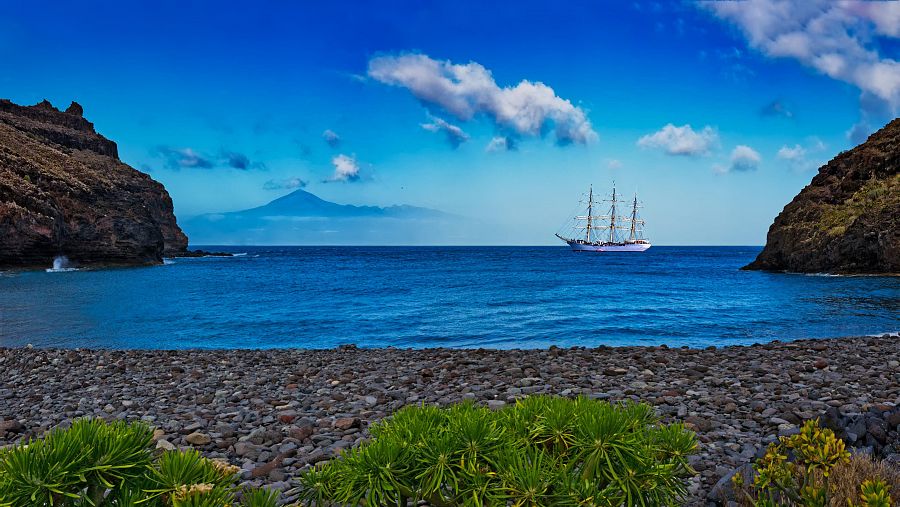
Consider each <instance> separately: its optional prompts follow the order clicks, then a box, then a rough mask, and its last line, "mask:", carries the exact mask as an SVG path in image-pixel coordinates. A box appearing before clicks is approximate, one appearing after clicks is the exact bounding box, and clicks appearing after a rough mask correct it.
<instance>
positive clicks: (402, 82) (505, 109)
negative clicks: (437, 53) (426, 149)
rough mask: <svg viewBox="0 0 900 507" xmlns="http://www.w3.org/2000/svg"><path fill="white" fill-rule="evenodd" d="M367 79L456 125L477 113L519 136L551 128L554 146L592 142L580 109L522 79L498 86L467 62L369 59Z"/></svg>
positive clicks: (416, 57)
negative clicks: (452, 119)
mask: <svg viewBox="0 0 900 507" xmlns="http://www.w3.org/2000/svg"><path fill="white" fill-rule="evenodd" d="M368 75H369V77H371V78H372V79H374V80H376V81H379V82H381V83H385V84H388V85H393V86H400V87H403V88H406V89H407V90H409V91H410V93H412V94H413V96H415V97H416V98H418V99H419V100H421V101H422V102H423V103H424V104H426V105H427V106H429V107H437V108H440V109H443V110H444V111H447V112H448V113H450V114H452V115H453V116H455V117H456V118H457V119H459V120H462V121H468V120H470V119H472V118H473V117H475V116H477V115H484V116H486V117H488V118H490V119H491V120H492V121H493V122H494V123H495V124H496V125H497V126H498V127H500V128H501V129H504V130H509V131H512V132H515V133H517V134H519V135H526V136H539V135H541V134H543V133H544V132H545V131H546V130H548V129H550V128H552V129H553V130H554V132H555V135H556V140H557V142H559V143H560V144H569V143H580V144H584V143H587V142H589V141H592V140H594V139H596V138H597V134H596V132H594V129H593V127H591V122H590V121H589V120H588V119H587V115H586V114H585V112H584V110H583V109H581V108H580V107H577V106H575V105H573V104H572V103H571V102H570V101H569V100H566V99H563V98H561V97H559V96H557V95H556V92H555V91H554V90H553V88H550V87H549V86H547V85H545V84H544V83H541V82H531V81H528V80H522V81H521V82H519V84H517V85H515V86H507V87H500V86H499V85H498V84H497V83H496V82H495V81H494V77H493V76H492V75H491V72H490V71H489V70H488V69H486V68H485V67H483V66H482V65H480V64H478V63H475V62H469V63H466V64H455V63H453V62H450V61H447V60H434V59H432V58H430V57H428V56H427V55H423V54H405V55H394V56H379V57H375V58H372V59H371V60H370V61H369V69H368Z"/></svg>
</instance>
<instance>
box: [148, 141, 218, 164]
mask: <svg viewBox="0 0 900 507" xmlns="http://www.w3.org/2000/svg"><path fill="white" fill-rule="evenodd" d="M155 154H156V155H158V156H161V157H162V158H163V159H165V164H166V167H168V168H169V169H210V168H212V167H213V166H215V164H214V163H213V161H212V160H211V159H210V158H208V157H206V156H204V155H201V154H200V153H197V152H196V151H194V150H193V149H191V148H173V147H171V146H158V147H157V148H156V150H155Z"/></svg>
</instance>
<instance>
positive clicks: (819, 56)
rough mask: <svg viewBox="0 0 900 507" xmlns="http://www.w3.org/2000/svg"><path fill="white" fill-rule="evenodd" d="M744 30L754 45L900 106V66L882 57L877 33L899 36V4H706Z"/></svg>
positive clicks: (783, 0) (813, 0)
mask: <svg viewBox="0 0 900 507" xmlns="http://www.w3.org/2000/svg"><path fill="white" fill-rule="evenodd" d="M701 5H703V6H705V7H706V8H708V9H709V10H711V11H712V12H713V13H714V14H715V15H716V16H717V17H719V18H721V19H724V20H727V21H729V22H731V23H734V24H735V25H737V26H738V28H740V30H741V32H743V34H744V36H745V37H746V39H747V41H748V42H749V43H750V46H752V47H753V48H755V49H757V50H759V51H760V52H762V53H763V54H765V55H767V56H771V57H780V58H792V59H794V60H797V61H799V62H801V63H802V64H804V65H806V66H807V67H810V68H813V69H815V70H816V71H818V72H820V73H822V74H825V75H826V76H828V77H831V78H833V79H837V80H840V81H843V82H846V83H850V84H852V85H854V86H856V87H858V88H859V89H860V90H862V92H863V93H864V94H871V95H873V96H875V97H878V98H879V99H880V100H882V101H884V102H885V103H887V104H889V105H890V106H891V108H893V109H895V110H896V109H897V107H898V106H900V62H898V61H897V60H895V59H893V58H889V57H887V56H883V55H881V54H880V53H879V50H878V49H877V45H876V44H873V43H872V39H873V36H874V35H878V36H882V37H893V38H896V37H900V4H898V3H896V2H863V1H855V0H843V1H834V0H804V1H794V0H744V1H718V2H703V3H701Z"/></svg>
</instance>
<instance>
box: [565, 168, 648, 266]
mask: <svg viewBox="0 0 900 507" xmlns="http://www.w3.org/2000/svg"><path fill="white" fill-rule="evenodd" d="M601 202H605V203H610V204H609V208H607V212H606V214H604V215H595V214H594V212H595V210H596V209H597V208H598V207H600V208H601V209H602V207H603V205H602V204H601ZM601 202H595V201H594V188H593V185H592V186H591V187H590V188H589V189H588V194H587V210H586V213H585V214H578V215H576V216H575V218H574V221H573V223H572V225H571V227H569V231H568V233H567V234H566V235H565V236H564V235H561V234H560V233H559V232H557V233H556V237H557V238H559V239H561V240H563V241H565V242H566V243H568V244H569V246H570V247H572V250H574V251H576V252H643V251H644V250H646V249H648V248H650V241H649V240H647V239H645V238H644V221H643V220H641V219H640V217H638V208H640V207H641V206H640V205H638V200H637V194H636V193H635V194H634V200H633V201H632V203H631V213H629V214H628V215H619V214H618V213H619V209H620V208H621V207H620V206H618V205H619V204H625V201H620V200H619V196H618V194H616V185H615V183H613V190H612V196H611V198H609V199H604V200H603V201H601ZM581 204H582V206H583V204H584V201H582V202H581ZM581 209H583V208H582V207H581V206H580V207H579V211H580V212H581V213H584V211H581Z"/></svg>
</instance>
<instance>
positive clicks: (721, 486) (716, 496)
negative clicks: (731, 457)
mask: <svg viewBox="0 0 900 507" xmlns="http://www.w3.org/2000/svg"><path fill="white" fill-rule="evenodd" d="M736 475H741V476H743V479H744V484H750V483H752V482H753V475H754V471H753V466H752V465H751V464H750V463H747V464H744V465H741V466H739V467H738V468H735V469H734V470H732V471H731V472H730V473H728V474H725V475H723V476H722V478H721V479H719V482H717V483H716V484H715V485H714V486H713V487H712V489H710V491H709V496H708V499H709V500H710V501H711V502H714V503H715V504H716V505H725V504H727V503H728V502H733V501H736V500H737V499H738V492H737V491H735V490H734V482H733V481H734V477H735V476H736Z"/></svg>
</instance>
